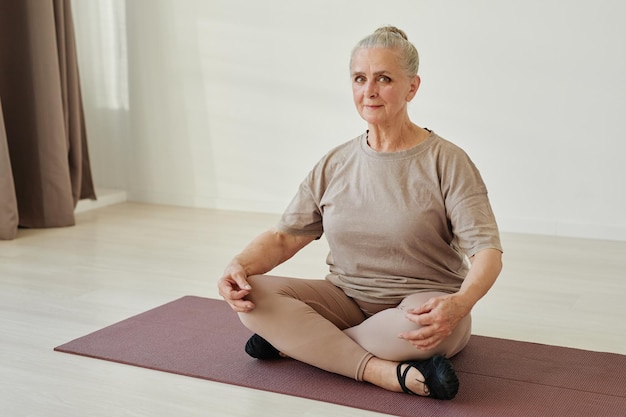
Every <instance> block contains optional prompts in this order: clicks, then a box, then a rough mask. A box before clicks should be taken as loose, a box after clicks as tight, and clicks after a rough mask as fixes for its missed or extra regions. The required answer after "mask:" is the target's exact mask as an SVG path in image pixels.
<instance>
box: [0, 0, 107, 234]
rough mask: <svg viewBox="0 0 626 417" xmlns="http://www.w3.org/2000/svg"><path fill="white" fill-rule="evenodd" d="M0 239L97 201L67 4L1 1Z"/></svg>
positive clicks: (53, 222)
mask: <svg viewBox="0 0 626 417" xmlns="http://www.w3.org/2000/svg"><path fill="white" fill-rule="evenodd" d="M0 106H1V109H2V116H3V117H0V239H11V238H14V237H15V235H16V231H17V226H18V225H19V226H22V227H29V228H39V227H59V226H70V225H73V224H74V208H75V206H76V203H77V202H78V200H80V199H84V198H90V199H95V192H94V187H93V181H92V178H91V170H90V165H89V155H88V152H87V137H86V132H85V121H84V115H83V108H82V100H81V93H80V85H79V78H78V65H77V60H76V46H75V40H74V29H73V23H72V15H71V8H70V0H0Z"/></svg>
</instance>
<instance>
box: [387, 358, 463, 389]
mask: <svg viewBox="0 0 626 417" xmlns="http://www.w3.org/2000/svg"><path fill="white" fill-rule="evenodd" d="M412 369H417V370H418V371H419V373H420V374H421V376H422V378H418V379H416V381H417V382H418V383H421V384H422V385H423V386H424V388H423V389H422V390H421V391H420V392H414V391H413V390H412V389H411V388H409V386H408V382H409V381H407V377H409V374H410V372H411V370H412ZM396 374H397V377H398V383H399V384H400V387H402V391H404V392H406V393H407V394H415V395H422V394H421V392H424V393H427V394H426V395H428V396H429V397H432V398H436V399H439V400H451V399H453V398H454V397H455V395H456V393H457V392H458V391H459V379H458V378H457V376H456V373H455V372H454V368H453V367H452V363H451V362H450V361H449V360H448V359H447V358H446V357H444V356H441V355H437V356H434V357H432V358H430V359H426V360H423V361H410V362H402V363H400V364H398V366H397V367H396Z"/></svg>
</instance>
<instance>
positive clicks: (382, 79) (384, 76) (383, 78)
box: [378, 75, 391, 83]
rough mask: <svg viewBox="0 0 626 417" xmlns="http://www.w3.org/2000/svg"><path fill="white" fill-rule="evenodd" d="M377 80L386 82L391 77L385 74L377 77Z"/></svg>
mask: <svg viewBox="0 0 626 417" xmlns="http://www.w3.org/2000/svg"><path fill="white" fill-rule="evenodd" d="M378 81H379V82H381V83H388V82H390V81H391V78H389V77H387V76H386V75H381V76H380V77H378Z"/></svg>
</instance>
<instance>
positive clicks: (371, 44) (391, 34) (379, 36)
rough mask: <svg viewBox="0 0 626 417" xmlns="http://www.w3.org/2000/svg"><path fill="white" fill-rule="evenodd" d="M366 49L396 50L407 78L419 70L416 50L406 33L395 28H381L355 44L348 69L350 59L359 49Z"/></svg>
mask: <svg viewBox="0 0 626 417" xmlns="http://www.w3.org/2000/svg"><path fill="white" fill-rule="evenodd" d="M367 48H387V49H393V50H396V51H397V52H398V54H399V57H400V59H401V60H402V64H403V67H404V69H405V70H406V71H407V74H408V75H409V76H414V75H417V70H418V69H419V63H420V59H419V54H418V53H417V49H416V48H415V46H413V44H412V43H411V42H409V39H408V38H407V36H406V33H404V31H402V30H401V29H398V28H397V27H395V26H382V27H380V28H378V29H376V30H375V31H374V33H372V34H371V35H368V36H366V37H365V38H363V39H361V40H360V41H359V43H357V44H356V46H355V47H354V49H353V50H352V54H351V55H350V68H352V58H353V57H354V53H355V52H356V51H357V50H359V49H367Z"/></svg>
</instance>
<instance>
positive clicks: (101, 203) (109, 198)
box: [74, 188, 127, 213]
mask: <svg viewBox="0 0 626 417" xmlns="http://www.w3.org/2000/svg"><path fill="white" fill-rule="evenodd" d="M96 197H97V198H98V199H97V200H80V201H79V202H78V204H77V205H76V209H75V210H74V212H75V213H82V212H84V211H89V210H95V209H98V208H102V207H106V206H110V205H113V204H119V203H123V202H125V201H126V200H127V195H126V191H123V190H113V189H110V188H96Z"/></svg>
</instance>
